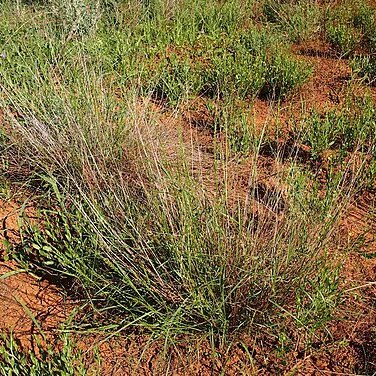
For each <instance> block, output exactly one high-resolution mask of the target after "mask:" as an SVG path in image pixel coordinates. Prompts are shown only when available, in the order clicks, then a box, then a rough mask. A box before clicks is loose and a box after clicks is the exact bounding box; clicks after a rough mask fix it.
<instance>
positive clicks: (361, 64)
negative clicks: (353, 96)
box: [351, 55, 376, 85]
mask: <svg viewBox="0 0 376 376" xmlns="http://www.w3.org/2000/svg"><path fill="white" fill-rule="evenodd" d="M351 66H352V69H353V71H354V73H356V74H357V75H358V76H359V77H361V78H362V79H363V80H364V81H365V82H366V83H367V84H369V85H375V84H376V56H375V55H370V56H355V57H354V58H353V59H352V61H351Z"/></svg>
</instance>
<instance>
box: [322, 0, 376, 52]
mask: <svg viewBox="0 0 376 376" xmlns="http://www.w3.org/2000/svg"><path fill="white" fill-rule="evenodd" d="M375 19H376V13H375V11H374V9H373V8H372V7H370V6H369V5H368V4H367V3H366V2H365V1H363V0H359V1H355V2H349V1H345V2H343V3H340V4H338V5H336V6H334V7H333V8H330V10H329V12H328V22H327V27H326V34H327V38H328V40H329V42H330V43H331V44H332V46H333V47H334V48H335V49H336V50H338V51H339V52H340V53H342V54H344V55H350V54H353V53H354V52H356V51H359V50H360V51H363V52H366V53H369V52H372V50H373V48H374V46H375V35H376V27H375Z"/></svg>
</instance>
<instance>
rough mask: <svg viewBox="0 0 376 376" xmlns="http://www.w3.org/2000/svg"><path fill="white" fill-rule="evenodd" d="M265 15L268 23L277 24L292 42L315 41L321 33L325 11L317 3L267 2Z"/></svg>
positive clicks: (264, 8)
mask: <svg viewBox="0 0 376 376" xmlns="http://www.w3.org/2000/svg"><path fill="white" fill-rule="evenodd" d="M263 14H264V16H265V18H266V21H268V22H270V23H273V24H276V25H277V27H278V28H279V29H280V30H281V31H283V32H285V33H286V34H287V35H288V37H289V38H290V39H291V41H292V42H304V41H307V40H312V39H315V38H317V36H318V35H319V33H320V31H321V26H322V18H323V11H322V8H321V7H320V6H319V5H318V4H317V3H316V2H312V1H309V0H308V1H307V0H300V1H280V0H279V1H266V2H264V3H263Z"/></svg>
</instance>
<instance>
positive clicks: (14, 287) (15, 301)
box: [0, 200, 67, 347]
mask: <svg viewBox="0 0 376 376" xmlns="http://www.w3.org/2000/svg"><path fill="white" fill-rule="evenodd" d="M20 210H21V208H20V206H19V205H17V204H16V203H14V202H11V203H9V202H3V201H1V200H0V223H1V229H0V242H1V243H3V240H4V239H5V238H7V239H8V241H10V242H15V241H16V240H17V232H18V221H17V218H18V216H19V213H20ZM27 212H29V213H30V209H27ZM5 252H6V247H5V246H4V245H3V244H1V245H0V276H1V277H0V278H1V279H0V301H1V304H0V317H1V319H0V332H12V333H14V334H15V336H16V337H17V338H18V339H19V340H20V342H21V344H22V345H23V346H25V347H29V346H31V345H32V335H33V334H34V333H39V332H40V328H37V327H35V324H34V321H33V319H32V316H34V318H35V319H36V320H37V321H38V322H39V323H40V326H41V328H42V330H43V332H44V333H45V334H48V333H49V332H50V331H52V330H55V329H56V328H57V327H58V325H59V323H61V322H62V321H63V320H64V318H65V317H66V315H67V307H66V304H65V299H64V297H63V295H62V294H61V293H60V292H59V291H58V290H57V288H56V287H54V286H53V285H51V284H49V283H48V282H47V281H40V280H39V279H38V278H37V277H33V276H32V275H30V274H28V273H26V272H23V271H22V269H20V267H19V266H18V265H17V264H16V263H15V262H13V261H5V260H4V256H5ZM25 306H26V307H27V309H29V310H30V312H27V309H25V308H24V307H25ZM30 313H31V314H32V316H31V315H30Z"/></svg>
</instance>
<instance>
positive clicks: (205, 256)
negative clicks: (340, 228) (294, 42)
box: [0, 1, 373, 364]
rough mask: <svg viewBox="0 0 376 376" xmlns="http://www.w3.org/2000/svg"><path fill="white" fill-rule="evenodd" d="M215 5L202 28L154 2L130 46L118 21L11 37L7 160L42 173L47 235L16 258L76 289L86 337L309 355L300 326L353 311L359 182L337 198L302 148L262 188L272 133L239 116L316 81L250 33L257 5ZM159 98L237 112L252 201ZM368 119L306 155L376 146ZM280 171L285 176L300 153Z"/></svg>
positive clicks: (203, 14)
mask: <svg viewBox="0 0 376 376" xmlns="http://www.w3.org/2000/svg"><path fill="white" fill-rule="evenodd" d="M206 3H207V5H205V7H203V9H200V6H201V5H204V2H201V1H200V2H198V3H197V4H198V5H197V4H196V3H194V4H192V2H188V5H189V4H191V6H192V7H193V8H194V12H193V13H192V14H190V10H191V8H190V7H188V5H187V4H185V6H183V5H179V6H178V5H177V6H176V7H175V6H174V7H172V8H171V9H167V11H166V10H163V12H162V13H159V12H158V9H157V8H158V7H157V6H156V5H155V4H156V3H154V4H152V3H149V4H146V3H145V4H144V5H145V7H146V8H147V9H148V11H147V12H146V13H141V15H142V17H140V24H139V25H137V26H135V25H134V23H132V22H131V18H130V15H129V14H126V15H124V18H122V17H120V16H119V15H117V16H116V22H123V24H122V26H124V25H129V29H125V30H126V31H125V32H123V30H119V28H118V26H116V27H113V28H112V27H111V26H110V25H111V22H114V20H115V19H111V18H108V19H107V20H104V19H102V21H101V22H97V19H96V18H94V20H95V22H94V23H92V22H91V21H90V20H89V21H83V25H82V26H80V27H78V28H76V27H75V26H74V25H73V24H70V25H68V27H67V28H66V30H67V33H66V35H65V37H64V38H61V35H60V34H58V33H57V32H56V30H55V29H54V27H52V28H49V27H45V28H43V29H42V31H43V32H41V26H40V25H38V24H33V23H32V21H31V20H30V19H29V22H30V23H31V26H30V25H29V26H27V27H26V26H25V25H22V27H20V28H19V29H14V25H13V26H9V25H8V26H7V28H6V30H5V31H2V37H3V38H4V35H5V34H10V35H13V36H14V38H13V39H6V41H7V42H6V46H7V51H8V53H9V55H8V58H7V59H4V60H1V62H0V64H1V68H2V72H3V73H2V84H1V93H2V97H1V99H2V102H1V107H2V110H3V111H4V114H5V116H6V121H7V132H6V133H7V137H6V139H5V141H4V142H5V144H6V148H5V149H4V151H5V153H4V154H5V156H4V158H6V161H7V163H8V162H9V163H16V164H17V163H18V162H19V161H21V160H24V161H27V163H28V167H29V169H30V171H29V176H28V179H29V180H30V182H31V183H34V186H37V187H38V189H39V201H38V202H39V207H38V208H39V215H40V218H39V219H40V221H39V223H41V224H42V225H41V226H38V225H36V224H35V222H34V223H31V222H28V221H27V220H26V221H24V223H23V226H22V228H21V239H22V241H21V244H20V246H19V247H16V248H15V249H14V250H13V252H12V256H13V258H14V259H16V260H17V261H19V262H20V263H22V264H25V266H27V267H28V268H30V270H32V271H34V272H35V273H42V274H44V275H46V274H53V275H55V276H56V275H58V276H59V277H60V278H61V280H63V282H64V280H65V281H66V280H68V281H70V282H71V281H73V282H74V284H73V285H74V287H75V288H76V290H75V292H76V293H77V294H79V295H80V297H81V298H82V301H83V302H84V304H83V305H84V309H83V312H84V313H85V314H86V315H87V316H86V319H87V321H86V324H87V325H86V327H87V326H88V325H89V324H88V323H90V324H91V325H93V326H95V325H98V323H99V322H102V323H103V322H105V323H106V324H109V325H108V326H107V328H109V330H112V333H110V335H111V334H112V335H114V333H120V332H121V331H124V330H126V329H138V330H139V331H149V332H151V333H152V334H153V335H154V336H158V335H162V336H164V337H165V338H167V339H171V338H172V339H173V338H175V337H176V336H178V335H179V334H184V333H189V334H191V333H194V334H196V333H201V334H202V333H204V335H206V336H209V337H211V338H212V339H213V342H214V341H217V340H218V339H219V340H225V339H227V338H229V336H232V335H237V334H243V333H248V334H251V335H253V336H256V337H257V336H262V335H273V336H276V338H278V337H279V334H280V333H283V336H281V338H282V337H283V338H284V339H283V341H285V340H286V336H287V337H289V339H290V341H291V342H292V341H293V340H294V338H295V336H296V333H297V332H298V331H299V330H300V331H302V330H305V331H306V332H307V333H308V334H309V335H311V336H315V335H316V334H315V333H316V330H319V329H320V328H322V327H323V326H325V324H326V322H327V321H328V320H330V318H331V317H332V314H333V312H334V309H335V307H336V304H337V303H338V297H339V295H340V294H339V290H338V271H337V269H336V268H333V265H331V261H330V260H329V259H328V257H327V255H326V251H327V250H328V243H329V242H330V241H331V239H332V236H333V234H334V232H335V230H336V223H337V220H338V219H339V217H340V215H341V213H342V210H343V209H345V208H346V205H347V203H348V201H349V199H350V198H351V196H352V194H353V191H354V190H355V189H356V187H357V178H358V177H357V176H356V174H353V175H352V180H350V181H349V179H348V174H347V172H348V171H347V169H346V168H344V169H342V170H341V171H340V172H338V173H335V174H332V175H330V176H329V177H328V182H327V183H328V184H327V186H326V187H322V185H320V183H319V182H317V179H315V176H314V175H311V174H309V173H307V172H306V171H305V169H304V168H302V166H300V164H299V163H298V162H299V161H298V157H297V151H296V148H295V146H293V147H292V148H291V150H290V155H289V158H288V163H287V164H286V168H284V169H283V171H281V172H278V173H277V174H276V177H275V179H276V181H277V183H276V186H275V187H272V188H270V187H264V186H263V185H262V184H260V182H259V181H258V180H259V173H258V168H259V164H258V160H259V159H262V158H260V157H262V153H266V151H265V150H262V146H263V144H264V140H263V137H262V133H261V134H259V135H257V134H255V133H254V132H252V130H251V129H250V128H249V127H248V119H247V118H246V116H245V117H244V118H243V117H242V116H241V115H240V114H236V108H231V104H233V103H234V102H236V101H240V100H244V99H252V98H253V97H255V96H266V97H268V98H269V99H277V98H283V97H284V96H286V95H288V94H289V93H290V92H291V91H292V90H294V89H295V88H296V87H298V86H299V85H301V84H302V83H303V82H304V81H305V80H306V79H307V77H308V76H309V74H310V68H309V67H307V66H306V65H304V64H303V63H300V62H298V61H297V60H295V59H294V58H293V57H292V55H291V54H290V53H289V51H288V48H289V46H288V45H286V44H285V43H283V41H281V37H278V36H276V35H275V34H274V33H272V32H270V30H259V29H257V28H255V27H253V26H249V27H244V30H242V32H241V33H237V32H238V31H239V30H238V27H239V26H238V25H241V26H242V27H243V26H244V24H241V23H239V24H238V23H237V21H238V20H244V19H245V17H244V14H246V13H242V9H243V8H242V7H241V6H240V5H241V4H240V3H238V2H233V3H232V2H229V4H227V3H226V4H222V3H221V4H222V5H223V7H221V6H219V5H221V4H219V3H209V2H205V4H206ZM72 4H73V3H72ZM92 4H97V3H96V2H93V3H92ZM234 4H235V5H234ZM195 5H197V7H195ZM135 8H137V9H139V8H140V9H144V8H143V5H142V4H136V5H135ZM95 9H96V8H94V15H95V14H97V13H96V11H95ZM130 9H131V8H130ZM132 9H133V8H132ZM0 11H1V10H0ZM217 11H218V12H219V13H217ZM43 14H44V13H43ZM137 14H138V13H137ZM218 14H219V16H218ZM1 16H2V17H3V19H4V18H5V16H6V14H5V13H2V15H1ZM44 16H45V17H46V18H45V19H49V18H48V17H49V16H48V15H45V14H44ZM85 17H86V16H85ZM45 19H44V20H45ZM71 19H72V21H75V20H74V17H71ZM86 22H87V23H86ZM102 22H103V23H102ZM116 22H115V23H116ZM85 25H87V26H88V28H86V26H85ZM104 25H105V26H104ZM184 25H186V26H187V28H183V27H182V26H184ZM165 26H166V28H164V27H165ZM107 27H108V28H109V30H106V28H107ZM162 28H163V31H161V29H162ZM16 30H17V32H16ZM79 30H81V31H80V32H79ZM29 31H30V33H29ZM218 34H220V36H218ZM70 36H72V37H70ZM73 36H74V37H73ZM76 36H79V37H77V38H76ZM83 36H85V38H82V37H83ZM23 38H29V39H28V41H30V43H26V42H25V43H21V41H22V39H23ZM62 39H63V40H62ZM45 42H48V43H45ZM56 46H57V47H62V48H61V49H59V48H57V47H56ZM57 50H58V51H57ZM171 51H172V52H171ZM166 56H169V57H170V58H169V59H164V58H165V57H166ZM36 58H37V64H35V59H36ZM153 64H155V65H153ZM152 67H153V68H154V69H155V71H151V68H152ZM153 90H154V91H155V90H157V92H159V93H161V94H160V95H161V97H162V98H166V99H167V101H168V102H169V103H170V104H172V105H175V104H177V103H178V102H179V101H181V100H184V99H185V98H186V97H189V96H190V95H201V96H203V97H205V98H209V99H210V100H212V101H213V102H214V101H217V102H216V105H218V104H219V105H221V104H225V105H226V104H227V103H230V105H229V107H228V108H224V109H223V108H221V109H220V110H219V113H218V114H216V115H218V116H217V117H216V119H215V121H216V122H215V126H216V127H218V128H222V129H224V130H226V131H227V133H228V135H229V137H230V143H231V147H232V148H233V149H235V150H237V151H240V152H244V153H247V152H249V151H252V152H253V153H252V155H251V159H250V160H251V162H252V168H251V169H250V172H249V176H247V177H246V178H245V180H247V182H246V186H247V187H246V194H245V196H246V198H245V199H243V200H240V199H239V200H236V199H234V197H230V195H231V193H230V190H229V185H230V181H229V178H228V176H229V171H231V169H232V168H233V167H234V165H233V164H232V163H231V161H229V160H228V154H226V151H223V150H220V152H219V153H218V154H219V155H217V154H215V155H214V156H213V163H212V164H210V163H208V164H209V165H210V166H211V167H210V168H209V169H207V170H204V169H202V170H201V169H200V167H199V166H201V165H200V164H199V163H197V161H201V157H202V155H201V154H199V155H196V154H194V152H195V147H192V145H191V144H189V145H187V144H184V143H183V142H181V143H180V144H179V142H176V145H175V144H174V142H172V140H171V137H169V136H168V135H167V136H166V137H165V136H164V133H163V134H161V135H159V136H158V132H160V131H161V128H162V127H161V126H160V122H159V121H158V120H159V119H158V118H157V114H156V111H155V108H153V107H152V106H149V101H148V98H147V95H146V94H147V93H148V92H150V91H153ZM140 93H141V94H143V96H144V98H143V100H141V99H140V97H139V95H140ZM216 108H220V106H217V107H216ZM346 121H347V118H346ZM357 121H358V120H356V121H355V122H354V123H351V122H350V123H351V126H349V125H348V124H347V123H346V125H344V126H343V127H342V128H343V129H342V128H339V130H338V127H332V126H333V121H332V120H330V121H328V122H329V123H330V126H331V128H330V129H329V125H328V124H326V123H325V125H324V126H322V124H321V122H319V124H318V125H317V126H316V125H314V126H313V128H314V127H316V128H317V129H316V128H315V129H314V131H312V130H311V131H309V132H308V135H306V136H305V137H306V139H305V140H304V141H306V142H307V140H308V141H309V142H310V143H311V146H312V148H313V149H314V153H319V152H320V151H321V150H322V148H323V147H326V146H327V145H328V144H329V146H330V144H331V142H332V141H333V140H334V141H336V140H337V139H336V137H337V134H339V133H340V132H342V133H340V134H341V137H344V139H345V140H346V145H347V146H346V147H348V148H351V147H353V146H354V145H355V144H354V141H353V139H354V138H356V139H357V140H364V141H365V142H369V141H370V140H371V138H370V132H369V131H368V130H367V132H365V131H364V129H365V128H366V126H365V124H366V120H361V121H360V120H359V124H361V126H359V127H355V129H353V125H354V124H355V125H357V124H358V123H357ZM313 123H314V124H316V123H315V122H314V121H313ZM335 125H337V124H335ZM322 127H323V128H324V131H322V132H321V128H322ZM332 128H333V129H336V131H335V132H334V133H333V132H332ZM363 128H364V129H363ZM315 132H316V133H319V132H321V133H320V137H321V140H319V141H317V144H315V142H316V141H315V139H314V136H315ZM363 135H364V138H363ZM178 139H179V138H178V137H176V140H178ZM322 139H324V141H323V140H322ZM174 141H175V139H174ZM320 142H321V143H322V144H324V146H322V145H321V143H320ZM372 142H373V141H372ZM9 145H11V146H12V147H11V148H8V146H9ZM277 149H278V148H277ZM219 157H221V158H219ZM275 157H276V159H277V163H280V164H282V161H284V160H286V153H285V152H284V151H283V150H282V151H280V150H277V151H276V155H275ZM216 158H217V160H216ZM204 174H206V178H207V179H206V180H205V179H197V175H200V176H201V177H202V176H203V175H204ZM207 180H209V181H210V182H209V183H207ZM36 183H38V184H36ZM167 339H166V341H167ZM20 362H21V363H22V362H24V363H25V362H26V363H28V362H30V360H29V359H28V358H26V360H20ZM22 364H23V363H22Z"/></svg>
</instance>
